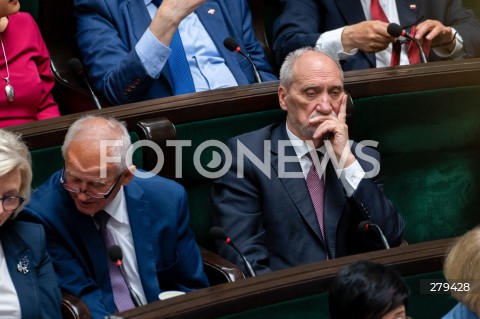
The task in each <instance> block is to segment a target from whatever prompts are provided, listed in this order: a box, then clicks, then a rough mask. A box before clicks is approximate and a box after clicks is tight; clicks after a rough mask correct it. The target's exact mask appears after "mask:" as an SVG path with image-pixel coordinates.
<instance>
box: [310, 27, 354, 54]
mask: <svg viewBox="0 0 480 319" xmlns="http://www.w3.org/2000/svg"><path fill="white" fill-rule="evenodd" d="M343 29H344V28H339V29H335V30H332V31H327V32H324V33H322V34H321V35H320V37H319V38H318V40H317V43H316V44H315V46H316V47H317V48H318V49H320V50H322V51H326V52H329V53H330V54H332V55H333V56H335V55H336V56H337V57H338V59H339V60H345V58H346V57H348V56H350V55H354V54H356V53H357V52H358V49H353V50H350V51H349V52H343V45H342V33H343Z"/></svg>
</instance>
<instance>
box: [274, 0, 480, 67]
mask: <svg viewBox="0 0 480 319" xmlns="http://www.w3.org/2000/svg"><path fill="white" fill-rule="evenodd" d="M280 3H281V4H282V5H283V11H282V13H281V14H280V16H279V17H278V19H277V20H276V21H275V25H274V31H273V32H274V46H273V51H274V55H275V59H276V62H277V63H278V64H281V63H282V61H283V59H284V58H285V56H286V55H287V54H288V53H289V52H292V51H294V50H295V49H298V48H301V47H304V46H312V47H315V46H316V47H318V48H320V49H322V50H325V51H329V52H330V53H331V54H335V55H338V58H339V60H341V63H342V68H343V70H345V71H349V70H359V69H368V68H375V67H377V68H378V67H385V66H390V65H396V64H398V63H399V64H400V65H404V64H412V63H417V62H418V59H417V61H413V60H412V54H413V53H412V54H410V55H409V51H411V52H413V51H414V50H415V49H416V45H415V44H414V43H411V44H410V45H401V46H399V48H400V50H401V51H400V54H399V55H398V58H397V61H396V62H395V63H394V62H393V60H392V58H391V56H392V50H393V51H394V52H395V49H393V47H394V46H393V43H395V42H396V41H397V39H396V38H394V37H392V36H391V35H390V34H389V33H388V32H387V26H388V24H389V23H396V24H398V25H400V26H403V27H405V28H406V29H407V31H408V32H413V29H412V28H411V27H412V26H413V25H415V24H417V25H416V26H415V31H414V32H415V38H416V39H417V41H418V42H419V43H423V46H424V50H425V51H426V54H427V55H428V54H429V56H428V60H429V61H437V60H447V59H458V58H462V57H478V56H480V37H479V36H478V34H479V33H480V22H479V20H478V18H477V17H475V15H474V13H473V12H472V10H469V9H466V8H464V7H462V2H461V0H435V1H429V0H396V1H390V0H355V1H351V0H280ZM409 47H410V48H411V49H412V50H409ZM429 49H430V50H429ZM415 54H416V55H417V56H418V52H417V53H415Z"/></svg>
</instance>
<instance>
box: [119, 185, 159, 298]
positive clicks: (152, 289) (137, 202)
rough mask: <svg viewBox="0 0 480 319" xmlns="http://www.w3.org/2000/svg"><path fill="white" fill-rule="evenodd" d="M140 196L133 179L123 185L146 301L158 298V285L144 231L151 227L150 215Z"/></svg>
mask: <svg viewBox="0 0 480 319" xmlns="http://www.w3.org/2000/svg"><path fill="white" fill-rule="evenodd" d="M142 197H143V190H142V189H141V188H140V187H139V186H138V185H137V184H136V182H135V181H132V182H130V184H128V185H127V186H125V199H126V202H127V211H128V218H129V221H130V228H131V230H132V238H133V243H134V247H135V255H136V257H137V267H138V273H139V275H140V280H141V282H142V287H143V291H144V292H145V296H146V298H147V301H148V302H153V301H155V300H158V293H159V291H160V287H159V284H158V280H157V279H156V278H157V273H156V267H155V256H154V255H153V247H152V238H151V237H150V236H149V232H148V231H145V230H146V229H150V228H151V227H150V225H151V223H152V216H151V212H150V210H149V209H148V202H146V201H144V200H142Z"/></svg>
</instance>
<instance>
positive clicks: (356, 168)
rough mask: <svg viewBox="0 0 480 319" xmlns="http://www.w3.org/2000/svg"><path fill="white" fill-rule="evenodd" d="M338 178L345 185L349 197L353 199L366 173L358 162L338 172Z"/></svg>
mask: <svg viewBox="0 0 480 319" xmlns="http://www.w3.org/2000/svg"><path fill="white" fill-rule="evenodd" d="M336 172H337V176H340V181H341V182H342V184H343V188H344V189H345V193H346V194H347V197H351V196H352V195H353V193H354V192H355V191H356V190H357V187H358V185H359V184H360V182H361V181H362V179H363V177H364V176H365V171H364V170H363V168H362V166H360V163H358V161H355V162H353V164H352V165H350V166H349V167H346V168H343V169H342V168H340V169H337V170H336Z"/></svg>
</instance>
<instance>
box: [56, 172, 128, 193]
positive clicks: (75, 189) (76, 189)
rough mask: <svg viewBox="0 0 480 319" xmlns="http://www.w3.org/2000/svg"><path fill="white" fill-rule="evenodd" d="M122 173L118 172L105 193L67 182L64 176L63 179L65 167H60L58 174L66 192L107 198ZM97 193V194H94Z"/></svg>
mask: <svg viewBox="0 0 480 319" xmlns="http://www.w3.org/2000/svg"><path fill="white" fill-rule="evenodd" d="M122 175H123V174H120V175H119V176H118V177H117V179H116V180H115V182H114V183H113V184H112V186H110V189H109V190H108V191H107V192H106V193H95V192H90V191H88V190H83V189H81V188H79V187H74V186H71V185H69V184H67V182H66V178H65V180H64V176H65V167H63V169H62V174H61V175H60V184H62V186H63V188H65V189H66V190H67V191H68V192H70V193H75V194H81V193H84V194H85V195H87V196H88V197H91V198H96V199H107V198H108V197H110V195H111V194H112V192H113V189H114V188H115V186H117V184H118V182H119V181H120V179H121V178H122ZM92 193H93V194H95V196H92V195H91V194H92ZM96 195H98V196H96Z"/></svg>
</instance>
